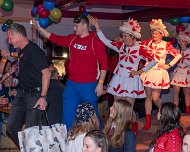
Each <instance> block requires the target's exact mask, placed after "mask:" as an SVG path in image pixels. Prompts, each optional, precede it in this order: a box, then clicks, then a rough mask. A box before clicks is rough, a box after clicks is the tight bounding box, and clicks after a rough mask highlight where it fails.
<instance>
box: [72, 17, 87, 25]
mask: <svg viewBox="0 0 190 152" xmlns="http://www.w3.org/2000/svg"><path fill="white" fill-rule="evenodd" d="M83 18H84V16H83V15H79V16H76V17H75V18H74V21H73V22H74V23H76V24H79V23H81V22H82V23H86V22H85V21H83Z"/></svg>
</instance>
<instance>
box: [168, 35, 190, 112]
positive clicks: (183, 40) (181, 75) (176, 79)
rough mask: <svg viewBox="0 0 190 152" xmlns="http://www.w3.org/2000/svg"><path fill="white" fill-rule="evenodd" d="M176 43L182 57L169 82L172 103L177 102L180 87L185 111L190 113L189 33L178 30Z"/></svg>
mask: <svg viewBox="0 0 190 152" xmlns="http://www.w3.org/2000/svg"><path fill="white" fill-rule="evenodd" d="M178 43H179V45H180V48H181V54H182V59H181V60H180V62H179V64H178V66H177V68H176V69H175V71H174V73H173V76H172V77H173V78H172V82H171V84H172V85H173V88H174V103H175V104H176V105H178V104H179V90H180V88H181V87H182V88H183V92H184V95H185V104H186V110H185V111H186V113H189V114H190V49H189V48H187V45H188V44H190V33H189V32H180V33H179V36H178Z"/></svg>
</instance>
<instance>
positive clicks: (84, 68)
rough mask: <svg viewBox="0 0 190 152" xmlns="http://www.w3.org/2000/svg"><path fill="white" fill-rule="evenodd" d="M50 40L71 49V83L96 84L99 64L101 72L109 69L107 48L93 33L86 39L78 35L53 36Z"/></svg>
mask: <svg viewBox="0 0 190 152" xmlns="http://www.w3.org/2000/svg"><path fill="white" fill-rule="evenodd" d="M49 40H50V41H52V42H53V43H55V44H57V45H60V46H64V47H69V51H70V63H69V80H71V81H75V82H79V83H85V82H95V81H96V76H97V73H98V66H97V63H99V65H100V70H107V68H108V61H107V55H106V49H105V46H104V44H103V43H102V42H101V41H100V40H99V39H98V38H96V37H95V36H94V34H93V33H90V34H89V35H88V36H86V37H84V38H81V37H80V36H77V35H76V34H70V35H68V36H58V35H55V34H51V35H50V38H49Z"/></svg>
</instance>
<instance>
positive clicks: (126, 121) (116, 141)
mask: <svg viewBox="0 0 190 152" xmlns="http://www.w3.org/2000/svg"><path fill="white" fill-rule="evenodd" d="M131 117H132V105H131V104H130V103H129V102H128V101H126V100H121V99H116V100H115V101H114V103H113V106H112V107H110V117H109V119H108V121H107V123H106V125H105V128H104V133H105V134H106V136H107V138H108V141H109V147H110V148H109V152H135V151H136V137H135V134H134V132H133V131H132V130H131V129H130V123H131Z"/></svg>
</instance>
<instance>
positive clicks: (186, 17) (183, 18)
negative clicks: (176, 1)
mask: <svg viewBox="0 0 190 152" xmlns="http://www.w3.org/2000/svg"><path fill="white" fill-rule="evenodd" d="M189 21H190V16H185V17H181V18H180V22H181V23H188V22H189Z"/></svg>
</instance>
